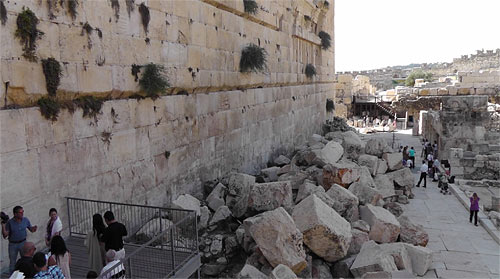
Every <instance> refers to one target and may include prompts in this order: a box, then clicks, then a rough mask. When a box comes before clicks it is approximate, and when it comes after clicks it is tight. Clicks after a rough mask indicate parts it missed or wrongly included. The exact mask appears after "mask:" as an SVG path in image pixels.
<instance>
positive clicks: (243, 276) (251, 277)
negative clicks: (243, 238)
mask: <svg viewBox="0 0 500 279" xmlns="http://www.w3.org/2000/svg"><path fill="white" fill-rule="evenodd" d="M236 278H238V279H267V276H266V275H265V274H264V273H262V272H260V271H259V270H258V269H257V268H256V267H254V266H252V265H249V264H246V265H245V266H243V268H242V269H241V271H240V272H239V273H238V274H237V275H236Z"/></svg>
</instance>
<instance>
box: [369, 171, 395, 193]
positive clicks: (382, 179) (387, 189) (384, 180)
mask: <svg viewBox="0 0 500 279" xmlns="http://www.w3.org/2000/svg"><path fill="white" fill-rule="evenodd" d="M374 181H375V188H376V189H377V190H378V191H379V192H380V194H381V195H382V197H384V198H387V197H391V196H394V195H395V194H396V193H395V192H394V183H393V182H392V180H391V179H389V177H388V176H387V175H385V174H379V175H377V176H375V179H374Z"/></svg>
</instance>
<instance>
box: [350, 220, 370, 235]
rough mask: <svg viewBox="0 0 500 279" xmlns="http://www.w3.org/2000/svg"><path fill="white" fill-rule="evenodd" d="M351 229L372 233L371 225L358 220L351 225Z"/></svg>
mask: <svg viewBox="0 0 500 279" xmlns="http://www.w3.org/2000/svg"><path fill="white" fill-rule="evenodd" d="M351 228H353V229H357V230H360V231H362V232H365V233H369V232H370V224H368V223H367V222H366V221H363V220H357V221H355V222H352V223H351Z"/></svg>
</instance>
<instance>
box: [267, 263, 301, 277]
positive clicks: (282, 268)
mask: <svg viewBox="0 0 500 279" xmlns="http://www.w3.org/2000/svg"><path fill="white" fill-rule="evenodd" d="M269 278H270V279H295V278H297V275H296V274H295V273H293V271H292V270H291V269H290V268H289V267H288V266H286V265H283V264H279V265H277V266H276V267H275V268H274V269H273V271H271V274H270V275H269Z"/></svg>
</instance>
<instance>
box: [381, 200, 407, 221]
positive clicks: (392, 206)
mask: <svg viewBox="0 0 500 279" xmlns="http://www.w3.org/2000/svg"><path fill="white" fill-rule="evenodd" d="M384 208H385V209H387V210H389V212H390V213H392V214H393V215H394V216H396V217H398V216H400V215H401V214H403V211H404V210H403V207H401V204H399V203H397V202H388V203H385V204H384Z"/></svg>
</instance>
